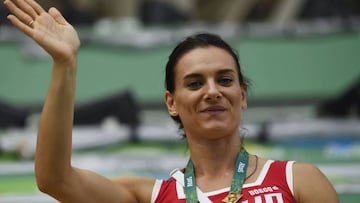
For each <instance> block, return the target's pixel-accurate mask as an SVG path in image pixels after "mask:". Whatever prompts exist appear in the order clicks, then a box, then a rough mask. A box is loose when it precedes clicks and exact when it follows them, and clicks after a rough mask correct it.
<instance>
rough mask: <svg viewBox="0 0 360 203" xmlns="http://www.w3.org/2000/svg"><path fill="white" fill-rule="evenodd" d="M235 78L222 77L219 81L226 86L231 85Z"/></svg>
mask: <svg viewBox="0 0 360 203" xmlns="http://www.w3.org/2000/svg"><path fill="white" fill-rule="evenodd" d="M233 81H234V80H233V79H232V78H230V77H222V78H220V79H219V80H218V83H219V84H221V85H224V86H229V85H231V84H232V83H233Z"/></svg>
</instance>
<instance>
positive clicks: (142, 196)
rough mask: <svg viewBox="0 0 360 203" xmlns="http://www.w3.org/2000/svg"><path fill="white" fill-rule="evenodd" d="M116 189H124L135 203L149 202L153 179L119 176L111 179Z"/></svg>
mask: <svg viewBox="0 0 360 203" xmlns="http://www.w3.org/2000/svg"><path fill="white" fill-rule="evenodd" d="M111 181H112V182H113V183H114V184H115V186H116V187H120V188H121V187H125V188H126V189H127V191H129V193H131V194H130V195H131V196H135V198H136V200H137V202H150V201H151V195H152V190H153V187H154V184H155V179H152V178H147V177H140V176H121V177H115V178H112V179H111Z"/></svg>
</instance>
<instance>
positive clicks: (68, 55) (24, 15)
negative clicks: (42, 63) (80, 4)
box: [4, 0, 80, 63]
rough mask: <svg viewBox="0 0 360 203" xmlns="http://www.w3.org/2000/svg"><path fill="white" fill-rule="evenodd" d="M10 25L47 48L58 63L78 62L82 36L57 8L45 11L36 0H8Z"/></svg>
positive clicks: (6, 3)
mask: <svg viewBox="0 0 360 203" xmlns="http://www.w3.org/2000/svg"><path fill="white" fill-rule="evenodd" d="M4 4H5V5H6V7H7V8H8V9H9V11H10V12H11V13H12V14H10V15H9V16H8V19H9V20H10V21H11V23H12V24H13V25H14V26H15V27H17V28H18V29H19V30H20V31H22V32H23V33H25V34H26V35H27V36H29V37H31V38H32V39H33V40H34V41H35V42H36V43H38V44H39V45H40V46H41V47H43V48H44V49H45V51H47V52H48V53H49V54H50V55H51V56H52V57H53V60H54V62H55V63H69V62H71V61H73V60H76V57H77V52H78V49H79V46H80V40H79V37H78V35H77V33H76V31H75V29H74V28H73V26H71V25H70V24H69V23H68V22H67V21H66V20H65V19H64V17H63V16H62V15H61V13H60V12H59V11H58V10H57V9H56V8H50V9H49V11H48V12H46V11H45V10H44V9H43V8H42V7H41V6H40V5H39V4H38V3H37V2H35V1H34V0H5V1H4Z"/></svg>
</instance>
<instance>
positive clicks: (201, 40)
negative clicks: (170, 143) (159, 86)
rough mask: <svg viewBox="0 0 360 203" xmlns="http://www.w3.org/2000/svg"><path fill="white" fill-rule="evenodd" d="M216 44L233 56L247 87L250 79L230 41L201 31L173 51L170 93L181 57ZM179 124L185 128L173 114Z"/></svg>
mask: <svg viewBox="0 0 360 203" xmlns="http://www.w3.org/2000/svg"><path fill="white" fill-rule="evenodd" d="M209 46H215V47H218V48H221V49H224V50H226V51H227V52H228V53H229V54H230V55H231V56H232V57H233V58H234V61H235V63H236V66H237V71H238V76H239V82H240V85H241V86H242V87H244V88H245V89H247V87H248V81H247V79H246V78H245V76H244V75H243V74H242V72H241V67H240V63H239V56H238V54H237V52H236V50H234V49H233V48H232V47H231V46H230V45H229V44H228V43H226V42H225V41H224V40H223V39H222V38H221V37H220V36H218V35H215V34H211V33H200V34H195V35H191V36H188V37H187V38H186V39H185V40H183V41H182V42H180V43H179V44H178V45H177V46H176V47H175V48H174V50H173V51H172V52H171V54H170V56H169V59H168V62H167V64H166V73H165V74H166V75H165V88H166V90H168V91H169V92H170V93H173V92H174V91H175V67H176V64H177V63H178V61H179V59H180V58H181V57H182V56H183V55H184V54H186V53H188V52H189V51H191V50H193V49H195V48H199V47H209ZM171 117H172V118H173V119H174V120H175V121H176V122H177V123H178V124H179V129H183V125H182V122H181V120H180V118H179V116H171Z"/></svg>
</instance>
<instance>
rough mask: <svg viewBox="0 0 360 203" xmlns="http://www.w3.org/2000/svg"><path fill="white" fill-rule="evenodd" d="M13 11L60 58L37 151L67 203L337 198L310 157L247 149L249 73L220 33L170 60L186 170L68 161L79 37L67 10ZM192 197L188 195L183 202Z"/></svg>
mask: <svg viewBox="0 0 360 203" xmlns="http://www.w3.org/2000/svg"><path fill="white" fill-rule="evenodd" d="M4 3H5V5H6V6H7V8H8V9H9V10H10V12H11V13H12V15H9V16H8V19H9V20H10V21H11V22H12V23H13V24H14V25H15V26H16V27H17V28H18V29H19V30H21V31H22V32H24V33H25V34H26V35H28V36H29V37H31V38H32V39H33V40H34V41H36V42H37V43H38V44H39V45H40V46H42V47H43V48H44V49H45V50H46V51H47V52H48V53H49V54H50V55H51V56H52V58H53V68H52V70H53V72H52V78H51V83H50V86H49V91H48V95H47V97H46V100H45V104H44V107H43V111H42V115H41V119H40V123H39V129H38V140H37V150H36V159H35V174H36V180H37V184H38V187H39V189H40V190H41V191H43V192H45V193H47V194H49V195H51V196H53V197H54V198H56V199H58V200H59V201H61V202H87V203H90V202H107V203H108V202H124V203H132V202H134V203H135V202H197V201H198V200H199V201H200V202H211V201H212V202H238V201H239V202H244V203H250V202H256V203H260V202H266V203H269V202H297V203H312V202H314V203H319V202H327V203H333V202H334V203H335V202H338V199H337V195H336V192H335V190H334V188H333V187H332V185H331V184H330V183H329V181H328V180H327V179H326V177H325V176H324V175H323V174H322V173H321V172H320V171H319V170H318V169H317V168H316V167H315V166H313V165H310V164H304V163H294V162H282V161H271V160H266V159H263V158H260V157H257V156H255V155H252V154H248V153H247V152H246V150H245V149H244V148H243V147H241V146H242V145H241V139H240V134H239V131H238V127H239V123H240V118H241V113H240V112H241V111H242V109H244V108H246V106H247V103H246V81H245V80H244V78H243V76H242V73H241V70H240V66H239V63H238V58H237V56H236V54H235V53H234V52H233V51H232V50H231V48H230V47H229V46H228V45H227V44H226V43H225V42H224V41H222V40H221V39H220V38H219V37H217V36H214V35H210V34H200V35H196V36H193V37H189V38H188V39H186V40H185V41H184V42H182V43H180V44H179V45H178V46H177V47H176V48H175V49H174V51H173V52H172V54H171V55H170V58H169V62H168V64H167V67H166V69H167V70H166V86H167V90H166V92H165V96H164V98H165V103H166V105H167V107H168V111H169V114H170V115H171V116H172V117H173V118H174V119H175V120H176V121H177V122H179V124H180V126H181V127H182V128H183V130H184V134H185V136H186V138H187V141H188V145H189V149H190V154H191V159H190V160H189V163H188V165H187V166H186V169H185V170H184V173H185V174H184V173H183V172H182V171H176V172H174V173H173V178H171V179H169V180H167V181H162V180H154V179H150V178H144V177H119V178H114V179H107V178H105V177H103V176H101V175H98V174H95V173H93V172H91V171H87V170H83V169H78V168H75V167H73V166H71V132H72V127H73V122H72V121H73V111H74V93H75V82H76V67H77V54H78V49H79V46H80V42H79V39H78V36H77V33H76V31H75V30H74V28H73V27H72V26H71V25H70V24H69V23H67V21H66V20H65V19H64V18H63V17H62V15H61V14H60V12H59V11H58V10H57V9H55V8H51V9H50V10H49V11H48V12H46V11H44V10H43V9H42V8H41V6H40V5H39V4H37V3H36V2H35V1H33V0H5V1H4ZM185 197H186V200H185Z"/></svg>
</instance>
